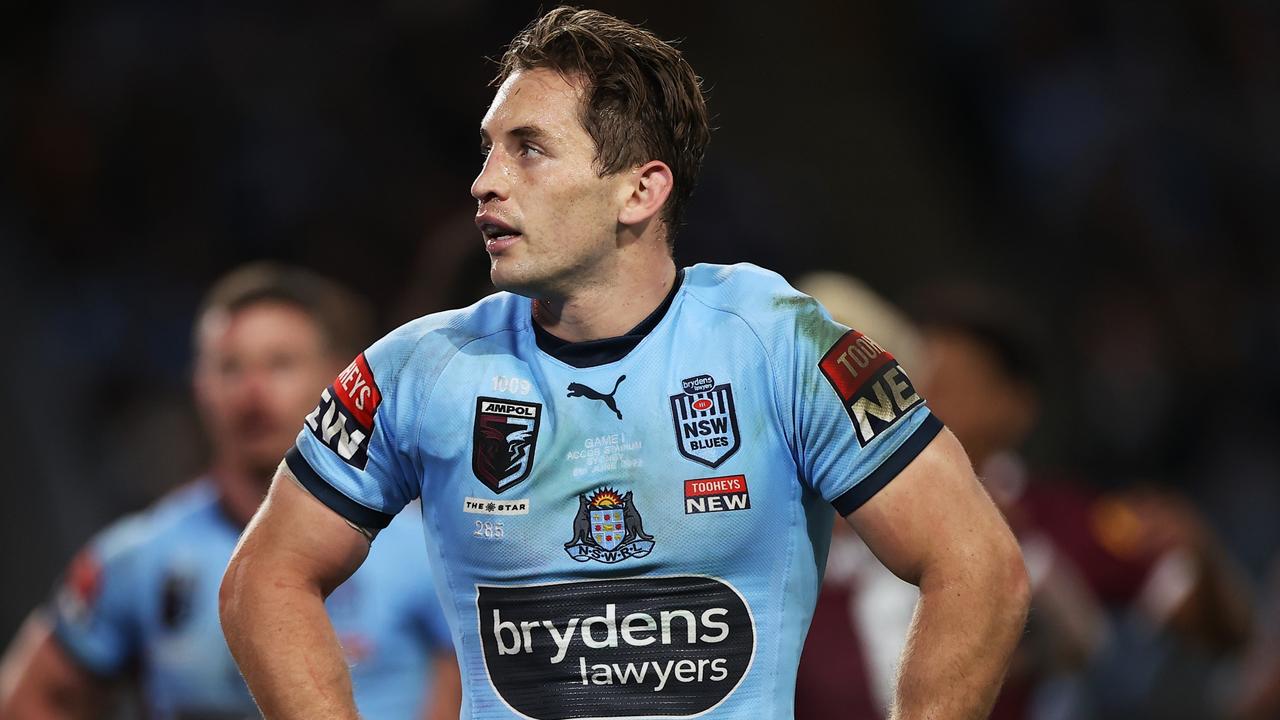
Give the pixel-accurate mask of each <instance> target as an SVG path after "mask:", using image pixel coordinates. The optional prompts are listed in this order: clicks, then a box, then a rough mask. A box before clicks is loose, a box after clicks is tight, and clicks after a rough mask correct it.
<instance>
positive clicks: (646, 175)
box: [618, 160, 675, 225]
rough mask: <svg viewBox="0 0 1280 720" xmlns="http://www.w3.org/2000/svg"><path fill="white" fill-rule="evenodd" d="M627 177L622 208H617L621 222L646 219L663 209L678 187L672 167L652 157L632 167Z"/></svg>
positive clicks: (626, 223) (625, 223)
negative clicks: (674, 189)
mask: <svg viewBox="0 0 1280 720" xmlns="http://www.w3.org/2000/svg"><path fill="white" fill-rule="evenodd" d="M627 178H628V182H626V183H624V185H623V188H622V189H623V192H624V193H625V197H624V198H623V202H622V209H621V210H619V211H618V222H619V223H622V224H623V225H636V224H639V223H642V222H645V221H646V220H648V219H650V218H652V217H654V216H655V215H657V214H658V213H659V212H661V211H662V206H663V205H665V204H666V202H667V197H668V196H669V195H671V188H672V187H674V186H675V178H674V177H673V176H672V175H671V168H669V167H667V164H666V163H664V162H662V161H661V160H650V161H649V162H647V163H645V164H643V165H638V166H636V167H634V168H632V169H631V172H630V173H628V175H627Z"/></svg>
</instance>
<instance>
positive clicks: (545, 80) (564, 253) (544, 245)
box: [471, 69, 629, 298]
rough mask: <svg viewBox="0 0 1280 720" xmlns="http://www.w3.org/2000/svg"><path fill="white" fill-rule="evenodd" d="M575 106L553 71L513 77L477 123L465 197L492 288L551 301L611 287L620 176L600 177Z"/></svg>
mask: <svg viewBox="0 0 1280 720" xmlns="http://www.w3.org/2000/svg"><path fill="white" fill-rule="evenodd" d="M581 102H582V95H581V90H580V89H579V87H578V86H577V85H576V84H575V83H573V82H570V81H569V80H567V79H566V78H565V77H564V76H562V75H560V74H559V73H556V72H554V71H552V70H545V69H537V70H527V71H522V72H517V73H515V74H513V75H511V77H509V78H507V80H506V82H504V83H502V87H500V88H498V92H497V95H496V96H495V97H494V99H493V104H492V105H491V106H490V107H489V111H488V113H486V114H485V116H484V120H483V121H482V123H481V125H480V133H481V142H482V148H483V149H484V151H485V160H484V167H483V168H482V169H481V171H480V175H479V176H478V177H477V178H476V180H475V182H474V183H473V184H472V185H471V194H472V196H474V197H475V198H476V200H478V201H479V203H480V205H479V209H478V211H477V214H476V226H477V227H479V228H480V231H481V233H482V236H483V238H484V243H485V250H486V251H487V252H488V253H489V259H490V273H489V274H490V277H491V279H492V280H493V284H494V285H495V286H496V287H498V288H499V289H502V290H510V291H512V292H517V293H520V294H522V295H528V296H530V297H542V298H555V297H564V296H565V295H567V294H570V293H571V292H572V291H573V290H574V289H577V288H579V287H581V286H583V285H584V284H587V283H592V282H596V283H601V282H608V280H609V277H610V276H609V261H610V258H611V255H612V252H613V251H614V250H615V249H616V244H617V241H618V229H619V225H618V214H619V211H620V210H621V209H622V207H623V202H624V201H625V200H626V198H627V197H628V194H629V189H628V188H627V186H626V185H625V183H626V180H627V178H626V175H627V173H618V174H615V175H607V176H605V177H600V174H599V172H597V170H596V166H595V155H596V147H595V142H594V141H592V139H591V136H590V135H589V134H587V131H586V130H585V129H584V128H583V127H582V123H581V121H580V119H579V112H580V109H581Z"/></svg>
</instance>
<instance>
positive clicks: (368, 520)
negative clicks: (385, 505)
mask: <svg viewBox="0 0 1280 720" xmlns="http://www.w3.org/2000/svg"><path fill="white" fill-rule="evenodd" d="M284 461H285V463H287V464H288V465H289V470H291V471H292V472H293V476H294V477H296V478H298V482H300V483H302V487H304V488H306V489H307V492H309V493H311V494H312V495H314V496H315V497H316V499H317V500H319V501H320V502H322V503H324V504H325V505H328V506H329V509H330V510H332V511H334V512H336V513H338V514H339V515H341V516H342V517H344V518H346V519H347V520H349V521H351V522H352V523H355V524H356V525H358V526H359V527H362V528H365V529H368V530H381V529H383V528H385V527H386V526H387V525H389V524H391V518H392V517H394V516H392V515H388V514H386V513H384V512H378V511H377V510H374V509H373V508H370V507H365V506H364V505H361V504H360V503H358V502H356V501H355V500H352V499H351V498H349V497H347V496H346V495H343V494H342V492H341V491H339V490H338V489H337V488H335V487H334V486H332V485H330V484H329V481H327V480H325V479H324V478H322V477H320V473H317V472H316V471H315V470H314V469H312V467H311V463H309V462H307V459H306V458H305V457H303V456H302V452H301V451H300V450H298V446H297V445H294V446H293V447H292V448H290V449H289V452H288V453H286V454H285V456H284Z"/></svg>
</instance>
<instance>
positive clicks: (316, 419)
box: [306, 353, 382, 470]
mask: <svg viewBox="0 0 1280 720" xmlns="http://www.w3.org/2000/svg"><path fill="white" fill-rule="evenodd" d="M381 404H382V392H381V391H379V390H378V383H377V382H375V381H374V379H373V371H372V370H370V369H369V363H368V362H367V361H366V360H365V358H364V353H360V354H359V355H357V356H356V359H355V360H352V361H351V364H350V365H348V366H347V369H346V370H343V371H342V372H340V373H338V378H337V379H336V380H334V381H333V384H332V385H330V386H329V387H327V388H325V390H324V392H322V393H320V404H319V405H317V406H316V409H315V410H312V411H311V414H310V415H308V416H307V418H306V423H307V428H308V429H310V430H311V434H312V435H315V436H316V439H318V440H319V441H320V442H322V443H324V444H325V445H327V446H328V447H329V449H330V450H332V451H334V452H335V453H337V454H338V457H340V458H342V459H343V460H345V461H346V463H347V464H348V465H351V466H352V467H355V468H359V469H360V470H363V469H364V466H365V464H366V463H368V461H369V438H370V436H372V435H373V423H374V418H375V417H376V415H377V412H378V406H379V405H381Z"/></svg>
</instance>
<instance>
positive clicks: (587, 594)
mask: <svg viewBox="0 0 1280 720" xmlns="http://www.w3.org/2000/svg"><path fill="white" fill-rule="evenodd" d="M476 606H477V610H478V618H479V625H480V626H479V630H480V639H481V643H482V647H483V650H484V661H485V668H486V669H487V671H488V674H489V681H490V682H491V683H492V684H493V687H494V690H496V691H497V693H498V695H499V696H500V697H501V698H502V699H503V701H505V702H506V703H507V705H509V706H510V707H511V709H513V710H515V711H516V712H518V713H520V714H522V715H525V716H527V717H531V718H535V719H536V720H560V719H561V718H577V717H629V716H637V715H643V716H648V715H652V714H654V713H655V710H656V709H658V708H661V710H662V712H661V713H660V714H661V715H663V716H666V717H682V716H689V715H696V714H699V713H703V712H706V711H707V710H709V709H711V708H713V707H715V706H716V705H718V704H719V703H720V702H722V701H723V700H724V699H725V698H727V697H729V695H730V694H731V693H732V692H733V691H734V689H735V688H736V687H737V686H738V683H739V682H741V680H742V678H743V676H745V675H746V672H747V668H748V667H750V665H751V660H752V656H753V655H754V653H755V627H754V624H753V620H752V617H751V611H750V609H749V608H748V607H747V604H746V601H745V600H744V599H743V598H742V596H741V595H740V594H739V593H738V592H737V590H735V589H734V588H733V587H732V586H731V585H729V584H728V583H727V582H725V581H723V580H720V579H717V578H710V577H696V576H686V577H665V578H661V577H660V578H625V579H619V580H592V581H587V582H571V583H555V584H551V585H534V586H520V587H490V586H483V585H482V586H479V587H477V597H476Z"/></svg>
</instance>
